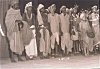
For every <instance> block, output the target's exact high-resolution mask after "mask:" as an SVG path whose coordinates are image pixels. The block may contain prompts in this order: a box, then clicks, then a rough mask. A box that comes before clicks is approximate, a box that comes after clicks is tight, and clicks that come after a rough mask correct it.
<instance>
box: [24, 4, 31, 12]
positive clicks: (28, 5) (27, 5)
mask: <svg viewBox="0 0 100 69" xmlns="http://www.w3.org/2000/svg"><path fill="white" fill-rule="evenodd" d="M30 6H31V7H32V2H29V3H27V4H26V6H25V12H27V7H30Z"/></svg>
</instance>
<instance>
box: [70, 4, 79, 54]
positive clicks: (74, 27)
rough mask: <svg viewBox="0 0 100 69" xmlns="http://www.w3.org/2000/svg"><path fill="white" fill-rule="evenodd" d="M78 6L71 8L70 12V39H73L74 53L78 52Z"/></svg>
mask: <svg viewBox="0 0 100 69" xmlns="http://www.w3.org/2000/svg"><path fill="white" fill-rule="evenodd" d="M77 9H78V6H77V5H76V6H75V7H74V8H73V12H72V26H71V39H72V40H73V49H74V54H78V53H79V48H80V47H79V15H78V14H77Z"/></svg>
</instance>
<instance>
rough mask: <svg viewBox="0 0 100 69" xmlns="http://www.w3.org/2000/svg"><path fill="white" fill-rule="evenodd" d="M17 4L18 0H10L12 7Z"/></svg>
mask: <svg viewBox="0 0 100 69" xmlns="http://www.w3.org/2000/svg"><path fill="white" fill-rule="evenodd" d="M17 3H19V0H11V6H14V5H15V4H17Z"/></svg>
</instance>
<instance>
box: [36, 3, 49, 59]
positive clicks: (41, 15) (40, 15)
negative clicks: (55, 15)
mask: <svg viewBox="0 0 100 69" xmlns="http://www.w3.org/2000/svg"><path fill="white" fill-rule="evenodd" d="M37 20H38V23H39V28H40V31H39V32H40V34H41V37H40V52H41V53H40V54H41V56H40V58H47V57H48V54H49V53H50V35H49V23H48V16H47V14H46V13H45V9H44V5H42V4H39V6H38V8H37Z"/></svg>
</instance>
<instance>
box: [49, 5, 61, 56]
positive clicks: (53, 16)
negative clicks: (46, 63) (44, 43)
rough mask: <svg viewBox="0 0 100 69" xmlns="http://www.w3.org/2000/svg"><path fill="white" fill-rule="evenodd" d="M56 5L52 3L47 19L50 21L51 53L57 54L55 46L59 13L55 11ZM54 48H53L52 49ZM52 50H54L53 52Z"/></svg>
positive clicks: (57, 38) (57, 40) (57, 37)
mask: <svg viewBox="0 0 100 69" xmlns="http://www.w3.org/2000/svg"><path fill="white" fill-rule="evenodd" d="M55 11H56V5H55V4H52V5H51V9H50V14H49V15H48V21H49V23H50V30H51V49H52V55H53V56H54V55H56V56H57V55H58V52H57V48H58V45H59V15H58V14H57V13H55ZM56 43H57V45H56V46H55V44H56ZM54 49H55V50H54ZM54 51H56V52H55V53H56V54H54Z"/></svg>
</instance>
